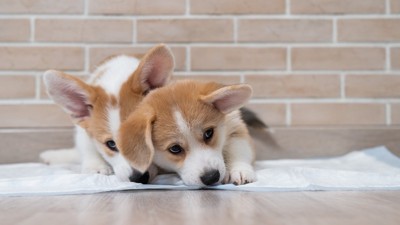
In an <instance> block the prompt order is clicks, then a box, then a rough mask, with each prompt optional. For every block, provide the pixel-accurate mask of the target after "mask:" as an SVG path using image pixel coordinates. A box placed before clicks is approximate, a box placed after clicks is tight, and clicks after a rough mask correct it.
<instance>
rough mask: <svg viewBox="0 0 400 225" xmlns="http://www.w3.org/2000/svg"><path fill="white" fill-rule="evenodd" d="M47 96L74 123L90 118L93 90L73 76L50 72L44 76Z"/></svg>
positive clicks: (54, 71)
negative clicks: (90, 97)
mask: <svg viewBox="0 0 400 225" xmlns="http://www.w3.org/2000/svg"><path fill="white" fill-rule="evenodd" d="M43 79H44V84H45V86H46V89H47V94H48V95H49V96H50V97H51V98H52V99H53V100H54V102H56V103H57V104H59V105H60V106H61V108H63V110H64V111H65V112H67V113H68V114H69V115H70V116H71V118H72V119H73V120H74V122H80V121H82V120H84V119H85V118H87V117H89V116H90V109H91V107H92V106H91V104H90V103H89V96H90V93H91V92H92V88H91V87H90V86H89V85H87V84H86V83H85V82H83V81H82V80H80V79H79V78H77V77H74V76H72V75H68V74H65V73H63V72H60V71H56V70H48V71H46V72H45V73H44V75H43Z"/></svg>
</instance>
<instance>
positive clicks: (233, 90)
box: [201, 84, 252, 113]
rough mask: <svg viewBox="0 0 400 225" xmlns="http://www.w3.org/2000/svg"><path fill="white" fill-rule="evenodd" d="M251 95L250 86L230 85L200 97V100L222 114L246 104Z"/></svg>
mask: <svg viewBox="0 0 400 225" xmlns="http://www.w3.org/2000/svg"><path fill="white" fill-rule="evenodd" d="M251 93H252V89H251V86H250V85H247V84H238V85H230V86H225V87H222V88H220V89H217V90H216V91H213V92H212V93H211V94H208V95H206V96H202V97H201V100H203V101H204V102H206V103H209V104H212V105H214V106H215V108H217V109H218V110H219V111H221V112H222V113H230V112H232V111H234V110H236V109H239V108H240V107H242V106H243V105H244V104H246V102H247V101H248V100H249V98H250V97H251Z"/></svg>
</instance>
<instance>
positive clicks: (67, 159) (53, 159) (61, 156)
mask: <svg viewBox="0 0 400 225" xmlns="http://www.w3.org/2000/svg"><path fill="white" fill-rule="evenodd" d="M39 158H40V161H41V162H43V163H46V164H49V165H53V164H78V163H79V152H78V151H77V150H76V149H75V148H70V149H58V150H47V151H44V152H42V153H40V155H39Z"/></svg>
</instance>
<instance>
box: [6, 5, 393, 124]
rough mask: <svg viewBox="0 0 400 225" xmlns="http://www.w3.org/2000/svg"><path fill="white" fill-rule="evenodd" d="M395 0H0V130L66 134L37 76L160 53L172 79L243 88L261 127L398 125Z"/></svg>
mask: <svg viewBox="0 0 400 225" xmlns="http://www.w3.org/2000/svg"><path fill="white" fill-rule="evenodd" d="M399 13H400V0H218V1H216V0H168V1H166V0H153V1H149V0H130V1H128V0H0V84H1V88H0V118H1V119H0V127H1V128H21V127H24V128H36V127H40V128H43V127H68V126H70V125H71V123H70V122H69V120H68V118H67V116H66V115H64V113H63V112H61V110H60V109H58V108H57V107H55V106H54V105H53V104H52V102H51V101H50V100H49V99H48V98H47V96H46V94H45V92H44V90H43V84H42V81H41V75H42V73H43V71H44V70H46V69H50V68H53V69H59V70H65V71H68V72H70V73H72V74H75V75H78V76H85V75H87V74H89V73H90V71H92V70H93V68H94V67H95V66H96V64H98V63H99V62H100V61H101V60H102V59H104V58H105V57H107V56H109V55H112V54H117V53H142V52H145V51H146V50H147V49H148V48H150V47H151V46H153V45H154V44H155V43H159V42H165V43H168V44H169V45H170V46H171V48H172V50H173V52H174V54H175V56H176V64H177V66H176V73H175V75H176V77H177V78H182V77H184V78H187V77H190V78H193V79H211V80H217V81H220V82H224V83H238V82H246V83H250V84H251V85H253V88H254V97H253V99H252V100H251V104H250V107H251V108H253V109H254V110H256V111H258V112H259V113H261V116H262V117H263V118H264V119H265V121H267V122H268V123H269V124H270V125H273V126H308V125H395V124H400V99H399V97H400V16H399Z"/></svg>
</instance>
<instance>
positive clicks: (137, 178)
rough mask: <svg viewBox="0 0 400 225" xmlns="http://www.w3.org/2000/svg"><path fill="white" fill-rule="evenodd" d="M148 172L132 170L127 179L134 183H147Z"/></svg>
mask: <svg viewBox="0 0 400 225" xmlns="http://www.w3.org/2000/svg"><path fill="white" fill-rule="evenodd" d="M149 178H150V175H149V172H147V171H146V172H145V173H140V172H138V171H134V172H133V174H132V175H131V176H130V177H129V180H130V181H131V182H135V183H142V184H147V183H149Z"/></svg>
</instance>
